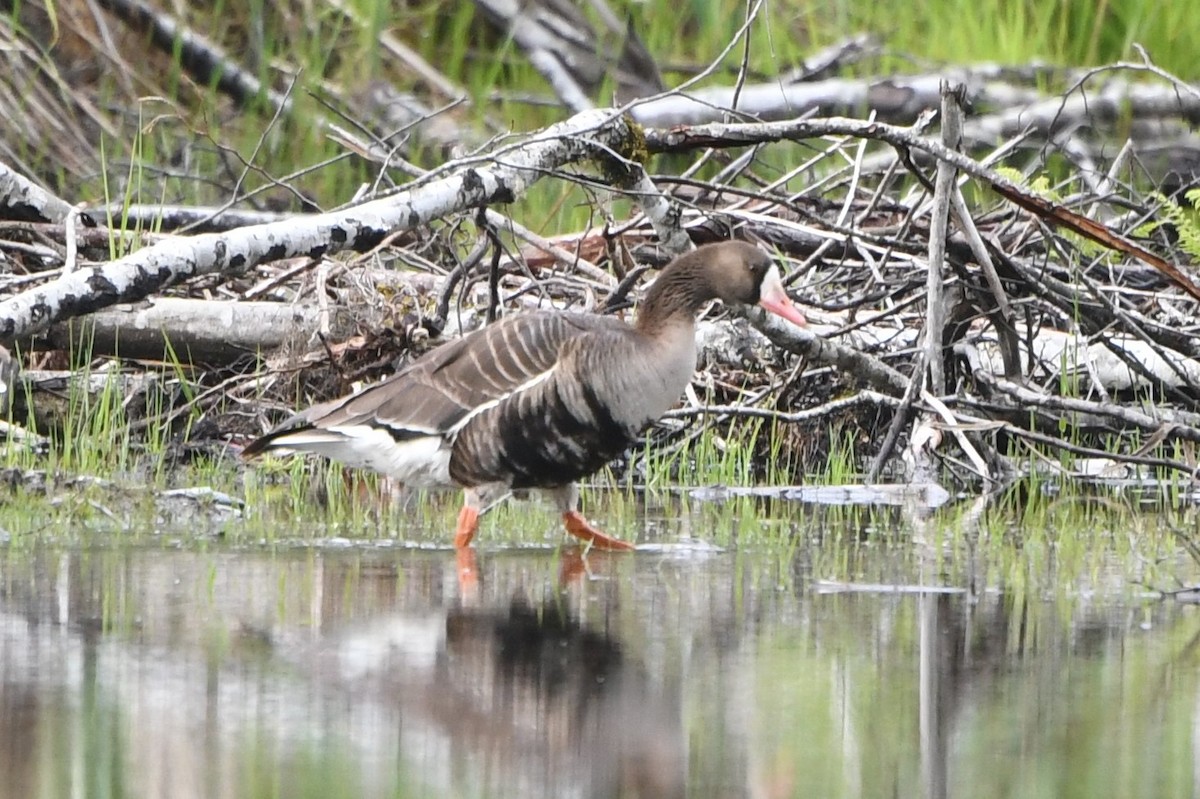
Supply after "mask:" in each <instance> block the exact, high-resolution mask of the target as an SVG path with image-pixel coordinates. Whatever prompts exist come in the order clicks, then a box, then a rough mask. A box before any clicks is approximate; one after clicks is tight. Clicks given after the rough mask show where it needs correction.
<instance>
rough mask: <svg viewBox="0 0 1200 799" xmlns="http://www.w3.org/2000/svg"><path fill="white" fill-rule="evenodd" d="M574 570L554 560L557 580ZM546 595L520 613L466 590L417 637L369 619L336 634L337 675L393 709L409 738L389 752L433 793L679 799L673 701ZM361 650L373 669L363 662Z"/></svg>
mask: <svg viewBox="0 0 1200 799" xmlns="http://www.w3.org/2000/svg"><path fill="white" fill-rule="evenodd" d="M472 566H474V564H472ZM581 567H582V561H580V560H579V559H578V556H577V555H574V554H572V553H568V555H567V556H566V558H565V559H564V562H563V569H562V579H563V580H565V581H567V582H570V581H573V580H577V579H579V572H580V569H581ZM480 576H481V580H482V581H483V582H485V583H486V581H487V577H488V574H487V571H486V570H485V571H484V572H483V573H482V574H481V575H480ZM476 588H477V587H476ZM551 593H552V596H550V597H549V598H548V599H547V600H545V601H530V599H528V598H527V596H526V595H525V594H524V593H523V592H521V591H519V590H518V591H516V592H515V593H514V595H512V596H511V598H510V599H508V600H507V601H502V602H499V603H498V606H495V605H494V606H492V607H487V606H485V605H484V603H483V602H481V601H480V599H479V597H478V595H477V593H475V591H474V590H472V591H468V594H467V596H466V597H464V600H463V601H462V602H460V603H459V604H458V605H457V606H455V607H453V608H451V609H450V610H449V611H447V612H446V613H445V614H444V616H442V615H441V614H439V616H440V619H439V618H437V617H434V618H430V619H428V620H427V622H426V623H425V624H424V625H414V624H413V620H412V619H411V618H407V617H406V618H401V617H399V616H397V617H395V618H393V619H386V618H384V619H377V620H376V621H375V622H373V623H371V624H370V625H368V628H366V629H360V630H358V631H356V632H354V633H351V634H350V635H349V638H348V639H347V641H346V646H345V647H344V648H342V652H343V653H344V654H349V656H350V660H346V661H343V663H342V667H343V669H346V667H347V666H348V665H349V664H350V662H351V660H352V661H353V662H354V664H355V665H354V666H352V667H351V668H350V669H349V672H350V673H353V674H354V676H355V677H357V678H367V679H368V681H370V682H376V681H378V682H377V683H376V687H377V689H378V690H379V691H381V693H382V696H386V697H388V698H389V699H390V701H392V702H395V703H396V705H397V707H398V709H399V721H400V725H401V727H402V730H407V731H408V732H409V733H410V735H408V736H404V735H402V740H401V749H402V751H403V754H404V756H405V757H406V758H407V759H409V760H410V761H411V762H413V763H415V764H416V765H417V769H418V771H419V772H421V779H422V781H425V782H426V784H427V785H428V786H429V788H430V789H431V790H433V791H434V792H435V795H446V796H452V795H459V794H460V792H463V791H467V792H470V791H472V790H480V789H482V792H483V795H486V796H507V795H512V796H521V797H529V796H546V797H572V796H578V797H587V798H588V799H592V798H593V797H594V798H595V799H601V798H602V797H665V798H666V799H671V797H682V796H684V795H686V775H687V768H686V766H687V763H686V761H687V756H686V744H685V740H684V732H683V726H682V716H681V709H680V702H679V699H678V696H677V695H676V696H672V697H669V696H667V695H666V693H665V691H664V689H663V688H662V687H661V686H659V685H657V684H655V683H654V682H652V681H651V680H650V678H649V675H648V674H647V672H646V670H645V669H644V668H642V666H641V665H640V664H638V663H636V662H634V659H633V658H631V657H627V656H626V654H625V652H624V651H623V649H622V646H621V643H620V642H619V641H618V640H616V638H614V637H613V636H612V635H611V634H610V633H608V632H607V631H604V630H601V629H597V628H595V627H593V626H591V625H590V624H588V623H586V622H584V621H581V620H580V618H579V617H578V615H577V614H576V613H575V612H573V611H572V610H570V609H569V608H568V607H567V605H568V604H569V601H568V599H567V597H566V596H565V595H564V594H562V593H559V592H551ZM443 619H444V626H443V625H441V624H439V622H440V621H441V620H443ZM423 637H424V640H423V641H422V638H423ZM369 639H374V643H368V642H367V641H368V640H369ZM389 639H390V643H389V642H388V641H389ZM372 651H373V652H376V653H379V654H380V657H379V658H377V659H373V660H374V662H373V663H369V662H364V660H363V659H362V656H363V654H364V653H367V652H372ZM367 660H368V661H370V660H372V658H367ZM347 673H348V672H346V671H345V670H344V671H343V674H347ZM351 684H354V685H358V686H359V688H361V683H359V681H358V679H352V680H351ZM359 688H356V689H355V691H356V692H357V691H358V690H359ZM377 696H379V694H377ZM405 739H407V740H405ZM442 791H444V792H445V793H440V792H442Z"/></svg>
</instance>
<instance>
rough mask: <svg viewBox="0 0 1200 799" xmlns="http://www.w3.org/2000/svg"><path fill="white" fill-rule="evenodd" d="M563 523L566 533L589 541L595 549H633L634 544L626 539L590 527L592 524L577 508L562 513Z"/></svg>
mask: <svg viewBox="0 0 1200 799" xmlns="http://www.w3.org/2000/svg"><path fill="white" fill-rule="evenodd" d="M563 524H565V525H566V527H567V532H568V533H570V534H571V535H573V536H575V537H576V538H579V539H582V540H584V541H587V542H589V543H590V544H591V545H592V546H593V547H595V548H596V549H607V550H614V551H620V550H630V549H635V547H634V545H633V544H631V543H629V542H628V541H622V540H621V539H619V538H613V537H612V536H611V535H606V534H605V533H602V532H600V531H599V530H597V529H596V528H595V527H592V525H590V524H588V520H587V519H585V518H583V514H582V513H580V512H579V511H577V510H569V511H566V512H565V513H563Z"/></svg>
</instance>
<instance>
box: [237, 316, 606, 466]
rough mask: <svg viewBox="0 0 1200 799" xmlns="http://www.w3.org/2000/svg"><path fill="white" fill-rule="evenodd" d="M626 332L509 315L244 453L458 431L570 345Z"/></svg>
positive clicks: (577, 320) (573, 319)
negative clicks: (371, 436)
mask: <svg viewBox="0 0 1200 799" xmlns="http://www.w3.org/2000/svg"><path fill="white" fill-rule="evenodd" d="M614 329H616V330H622V329H623V330H628V327H627V326H626V325H625V324H624V323H622V322H620V321H618V320H616V319H613V318H611V317H600V316H590V315H584V314H571V313H560V312H541V313H531V314H521V315H519V316H511V317H507V318H505V319H502V320H500V321H499V322H496V323H495V324H492V325H488V326H487V327H485V328H482V329H481V330H477V331H475V332H473V333H470V334H468V335H466V336H464V337H463V338H461V339H458V340H457V341H454V342H451V343H449V344H445V345H443V346H441V347H438V348H437V349H436V350H434V351H433V352H430V353H428V354H427V355H425V356H424V357H422V358H420V359H419V360H417V361H415V362H414V363H412V364H410V365H409V366H408V367H407V368H405V369H403V370H402V371H400V372H397V373H396V374H395V375H393V376H392V377H390V378H388V379H387V380H384V381H382V382H380V383H377V384H375V385H373V386H371V387H369V388H367V389H365V390H363V391H361V392H359V393H358V394H355V395H353V396H350V397H346V398H344V399H340V400H335V401H334V402H330V403H325V404H324V405H318V406H314V407H313V408H310V409H309V410H307V411H305V412H304V413H301V414H299V415H297V416H296V417H294V418H293V419H291V420H289V421H288V422H285V423H284V424H283V425H281V426H280V427H279V428H277V429H276V430H274V431H272V432H271V433H269V434H268V435H267V436H264V438H263V439H259V440H258V441H256V442H254V444H252V445H251V446H250V447H249V448H247V451H246V454H247V455H250V454H254V452H258V451H261V450H263V449H266V448H267V447H268V446H270V445H271V444H272V443H274V444H275V445H276V446H285V445H286V443H287V442H286V440H284V439H286V437H287V436H288V435H289V434H291V433H296V432H299V431H304V430H312V429H313V428H320V429H326V430H328V429H331V428H344V427H358V426H369V427H374V428H383V429H386V430H387V431H388V432H389V433H390V434H391V435H392V436H393V438H395V439H397V440H403V439H406V438H415V437H419V436H428V435H445V434H447V433H451V432H453V431H455V430H456V429H457V428H458V427H459V426H460V425H462V424H463V423H464V422H465V421H467V420H468V419H469V418H470V417H471V416H472V415H473V414H475V413H478V412H479V411H480V410H481V409H485V408H487V407H490V406H491V405H493V404H494V403H497V402H499V401H501V400H503V399H505V398H506V397H509V396H511V395H512V394H514V393H516V392H517V391H519V390H520V389H521V388H522V387H525V386H529V385H531V384H534V383H536V382H537V381H538V380H539V379H541V378H543V377H545V376H546V375H547V374H548V373H549V371H550V370H551V369H552V368H553V367H554V365H555V364H556V363H557V362H558V360H559V357H560V354H561V353H562V351H563V349H564V348H565V347H566V346H567V345H568V344H569V342H571V341H573V340H575V339H577V338H579V337H580V336H583V335H585V334H587V333H589V332H593V331H599V330H614Z"/></svg>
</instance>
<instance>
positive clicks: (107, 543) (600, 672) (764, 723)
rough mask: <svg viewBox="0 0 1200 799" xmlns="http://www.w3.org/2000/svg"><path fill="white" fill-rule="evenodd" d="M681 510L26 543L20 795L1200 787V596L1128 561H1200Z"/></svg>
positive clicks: (1132, 546) (953, 528)
mask: <svg viewBox="0 0 1200 799" xmlns="http://www.w3.org/2000/svg"><path fill="white" fill-rule="evenodd" d="M770 512H771V513H773V514H774V515H776V516H777V517H778V516H781V515H786V514H788V513H789V511H787V510H786V509H784V510H779V509H778V508H776V509H774V510H772V511H770ZM690 513H691V514H692V516H691V518H690V520H689V521H688V523H687V524H686V525H685V527H686V528H687V530H686V533H687V535H685V533H684V532H681V529H680V528H679V527H677V526H672V524H674V523H672V524H668V523H666V521H664V520H663V519H654V518H646V519H642V520H640V521H639V522H638V523H639V524H643V525H644V530H646V531H651V532H648V533H645V535H651V533H653V536H652V537H654V539H655V540H653V541H652V545H651V546H650V547H649V548H648V549H647V550H645V551H639V552H637V553H634V554H621V555H613V556H609V555H604V554H592V555H589V556H588V557H587V558H586V559H583V558H581V557H580V556H579V553H578V552H577V550H573V549H563V550H561V551H556V550H553V549H550V548H548V547H525V548H514V547H509V548H503V547H500V546H499V545H497V544H494V543H493V544H491V545H490V546H489V543H488V540H487V537H486V534H485V536H484V539H483V541H482V549H481V550H480V552H479V553H478V556H477V558H476V561H475V563H473V564H464V563H460V562H459V561H458V560H457V559H456V557H455V555H454V553H452V552H451V551H449V550H448V549H432V548H430V549H422V548H411V547H405V546H400V545H397V544H395V543H393V542H390V541H389V540H387V539H384V540H373V541H356V540H329V539H321V538H315V539H312V540H311V541H309V542H308V544H307V545H298V544H289V545H279V544H275V545H272V546H267V545H263V544H251V543H246V542H241V543H238V542H237V541H232V542H231V541H229V540H209V541H208V543H206V544H203V545H198V544H195V543H187V542H183V541H181V540H180V539H179V538H178V537H163V538H161V539H155V538H150V539H149V540H147V538H146V537H145V536H142V537H138V538H137V539H136V540H137V543H134V544H120V543H118V542H117V540H116V539H106V540H103V541H100V542H93V543H90V544H88V545H78V544H72V545H63V544H61V543H59V544H54V543H45V542H39V541H37V540H29V541H23V540H19V539H15V538H14V539H13V540H11V541H10V542H9V543H8V545H7V546H3V547H0V796H4V797H21V798H22V799H25V798H26V797H88V798H89V799H91V798H93V797H94V798H97V799H101V798H105V797H173V798H174V799H188V798H189V797H377V796H383V797H510V796H511V797H589V798H590V797H597V798H598V797H634V796H639V797H683V796H695V797H754V798H755V799H757V798H759V797H762V798H763V799H769V798H772V797H944V796H945V797H954V796H971V797H1071V796H1079V797H1088V799H1097V798H1098V797H1110V796H1111V797H1150V796H1154V797H1173V796H1180V797H1183V796H1189V797H1190V796H1196V795H1200V756H1198V753H1200V615H1198V612H1197V608H1195V607H1194V606H1191V605H1188V604H1185V603H1183V602H1180V601H1178V600H1176V599H1168V600H1162V599H1161V598H1155V597H1154V596H1153V595H1152V592H1150V591H1148V590H1146V587H1145V586H1143V585H1139V584H1138V582H1137V580H1139V579H1143V578H1145V576H1146V572H1144V571H1139V572H1138V574H1139V575H1140V576H1139V577H1137V578H1134V577H1132V576H1131V575H1130V568H1129V564H1131V563H1133V564H1139V563H1140V564H1142V565H1147V564H1149V565H1150V566H1152V573H1153V575H1154V577H1153V579H1154V580H1158V579H1167V577H1164V576H1163V575H1169V576H1170V577H1173V578H1178V579H1181V580H1187V579H1190V578H1191V577H1196V576H1198V575H1197V574H1196V572H1195V569H1194V567H1193V566H1192V565H1191V561H1190V560H1188V559H1187V558H1186V557H1183V556H1182V555H1181V554H1180V553H1178V552H1174V551H1172V550H1171V548H1170V547H1169V546H1165V547H1164V546H1161V545H1157V544H1156V545H1155V546H1154V547H1152V548H1141V547H1139V545H1138V543H1137V542H1136V541H1135V542H1134V543H1131V542H1130V536H1129V535H1127V534H1126V533H1127V531H1124V530H1121V529H1115V528H1117V527H1119V526H1120V525H1124V524H1128V523H1129V517H1128V516H1121V517H1119V519H1118V521H1117V522H1114V525H1113V527H1114V529H1112V530H1107V531H1098V530H1092V531H1090V533H1091V534H1092V535H1091V537H1089V538H1088V539H1087V542H1088V545H1087V546H1079V545H1078V544H1077V543H1075V544H1070V545H1066V544H1063V543H1062V542H1061V541H1059V540H1058V539H1057V538H1056V536H1055V533H1054V531H1052V530H1049V531H1045V532H1043V533H1039V534H1037V535H1029V536H1026V537H1023V538H1021V539H1020V541H1019V543H1018V544H1017V545H1015V546H1014V544H1013V540H1014V535H1015V534H1014V530H1013V528H1012V527H1011V526H1009V527H1007V528H1006V527H1005V526H1004V525H1001V526H999V527H991V528H988V529H983V530H975V531H970V530H968V531H966V532H965V533H964V532H963V530H962V529H961V528H962V526H963V523H962V522H954V521H952V522H949V523H947V524H946V525H945V529H947V530H949V532H940V533H934V532H931V531H932V530H933V528H932V527H931V526H930V522H929V520H926V521H924V522H923V523H921V524H912V523H910V522H908V521H906V520H905V519H904V518H903V517H902V516H901V515H899V514H883V515H881V516H872V517H871V518H870V519H868V520H867V521H863V519H861V518H859V519H855V520H849V519H848V517H846V518H842V517H838V518H834V517H833V516H829V515H825V514H820V513H816V514H806V515H804V516H803V517H802V518H803V521H794V522H793V523H792V525H791V528H790V534H791V535H793V536H794V540H793V542H792V543H791V544H790V545H787V546H781V545H779V544H778V543H776V544H775V545H772V546H761V547H755V546H726V547H722V548H718V547H714V546H711V545H707V544H703V543H700V541H702V540H704V539H703V538H699V537H690V536H696V535H697V534H698V532H703V531H704V529H705V526H706V525H707V526H708V527H709V528H710V531H711V528H712V527H713V526H714V525H719V524H722V523H725V522H724V521H723V520H725V519H726V518H727V517H726V516H724V515H721V514H716V515H714V514H713V513H712V512H711V511H709V510H705V509H703V508H701V509H699V510H692V511H690ZM706 514H707V515H706ZM676 521H677V520H676ZM543 522H545V526H547V527H549V526H550V522H546V520H544V519H542V520H540V521H539V522H538V523H539V524H541V523H543ZM1100 526H1103V525H1102V524H1101V525H1100ZM1153 526H1154V525H1153V524H1151V525H1150V527H1153ZM654 531H657V532H654ZM713 537H719V536H715V535H714V536H713ZM1113 564H1121V568H1119V569H1118V568H1114V567H1113ZM1164 564H1166V565H1165V566H1164ZM464 565H466V566H471V567H473V573H474V575H475V576H474V578H473V579H464V578H463V577H461V576H460V569H461V567H462V566H464ZM1067 572H1069V573H1067Z"/></svg>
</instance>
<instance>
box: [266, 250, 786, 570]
mask: <svg viewBox="0 0 1200 799" xmlns="http://www.w3.org/2000/svg"><path fill="white" fill-rule="evenodd" d="M713 299H719V300H721V301H723V302H725V303H731V304H755V303H757V304H758V305H761V306H762V307H763V308H765V309H767V310H768V311H771V312H772V313H775V314H778V315H779V316H781V317H783V318H784V319H788V320H790V321H792V322H794V323H795V324H797V325H803V324H805V320H804V317H803V315H801V313H800V312H799V311H798V310H797V309H796V307H795V306H794V305H793V304H792V301H791V300H790V299H789V298H788V296H787V293H786V292H785V291H784V287H783V283H782V282H781V280H780V277H779V270H778V268H777V267H776V266H775V263H774V261H773V260H772V258H771V257H770V256H769V255H767V253H765V252H763V251H762V250H760V249H758V248H757V247H755V246H754V245H752V244H747V243H745V242H738V241H727V242H721V243H718V244H709V245H705V246H703V247H700V248H698V249H696V250H694V251H692V252H690V253H688V254H686V255H682V256H680V257H679V258H676V259H675V260H674V261H672V262H671V263H669V264H668V265H667V266H666V267H665V268H663V270H662V272H661V273H660V274H659V276H658V278H657V279H656V280H655V281H654V283H653V285H651V287H650V288H649V289H648V290H647V291H646V295H645V298H644V299H643V301H642V303H641V308H640V310H639V312H638V316H637V322H636V324H634V325H632V326H630V325H628V324H626V323H624V322H623V321H621V320H619V319H615V318H612V317H605V316H594V315H590V314H578V313H569V312H563V311H540V312H536V313H527V314H519V315H515V316H509V317H505V318H503V319H501V320H500V321H498V322H495V323H494V324H491V325H488V326H487V327H484V328H482V329H480V330H476V331H475V332H473V333H470V334H468V335H466V336H463V337H462V338H460V339H458V340H456V341H453V342H451V343H449V344H445V345H443V346H441V347H439V348H437V349H435V350H433V351H432V352H429V353H427V354H426V355H424V356H422V357H421V358H419V359H417V360H416V361H414V362H413V363H412V364H410V365H408V366H407V367H405V368H404V369H402V370H401V371H399V372H397V373H396V374H395V375H393V376H392V377H390V378H388V379H386V380H384V381H382V382H380V383H377V384H375V385H373V386H370V387H369V388H366V389H364V390H363V391H361V392H359V393H357V394H353V395H351V396H349V397H344V398H342V399H339V400H335V401H333V402H329V403H325V404H323V405H317V406H314V407H313V408H310V409H309V410H307V411H304V412H303V413H301V414H299V415H297V416H295V417H294V418H292V419H291V420H289V421H287V422H285V423H284V424H283V425H281V426H280V427H278V428H276V429H275V430H273V431H271V432H270V433H268V434H266V435H265V436H263V437H262V438H259V439H258V440H256V441H254V442H253V443H251V444H250V445H249V446H247V447H246V449H245V450H244V452H243V454H244V455H245V456H247V457H250V456H253V455H256V454H258V453H261V452H265V451H268V450H287V451H302V452H315V453H317V454H319V455H324V456H326V457H328V458H333V459H335V460H339V461H342V462H343V463H346V464H348V465H350V466H355V467H364V468H369V469H374V470H376V471H378V472H382V473H384V474H387V475H390V476H391V477H393V478H395V479H396V480H398V481H399V482H401V483H404V484H406V485H409V486H412V487H418V488H452V487H459V488H463V489H465V498H464V503H463V508H462V510H461V512H460V513H459V516H458V528H457V531H456V534H455V538H454V545H455V546H456V547H459V548H463V547H466V546H468V545H469V544H470V543H471V539H472V538H473V537H474V535H475V531H476V530H477V529H478V527H479V517H480V515H481V514H483V513H484V512H486V511H487V510H488V508H490V507H491V506H492V505H494V504H496V503H497V502H499V501H500V500H502V499H503V498H504V497H506V496H507V495H508V494H509V493H510V492H511V491H513V490H514V489H530V488H536V489H542V490H543V491H547V492H549V494H550V495H551V496H552V497H553V498H554V500H555V502H556V503H557V505H558V508H559V510H561V512H562V515H563V521H564V523H565V526H566V529H567V532H568V533H570V534H571V535H573V536H576V537H578V538H581V539H583V540H585V541H589V542H591V543H592V544H593V545H594V546H596V547H598V548H604V549H632V548H633V546H632V545H631V544H629V543H626V542H624V541H621V540H620V539H617V538H612V537H610V536H608V535H605V534H604V533H602V532H600V531H599V530H597V529H595V528H594V527H592V526H591V525H590V524H589V523H588V521H587V520H586V519H585V518H584V517H583V515H582V514H581V513H580V512H579V493H578V490H577V489H576V486H575V481H577V480H579V479H580V478H582V477H586V476H588V475H590V474H592V473H593V472H596V471H597V470H599V469H600V468H601V467H603V466H604V465H605V464H606V463H608V462H609V461H610V460H612V459H613V458H615V457H616V456H617V455H619V454H621V452H622V451H624V450H625V448H626V447H628V446H629V445H630V443H632V442H633V440H634V439H635V437H636V436H637V435H638V434H639V433H640V432H641V430H642V429H643V428H644V427H645V426H646V425H648V424H649V423H650V422H653V421H654V420H655V419H657V418H658V417H659V416H660V415H661V414H662V413H664V412H665V411H666V410H667V409H668V408H670V407H671V406H672V405H674V404H675V402H676V401H678V399H679V397H680V395H681V394H682V393H683V390H684V389H685V388H686V387H687V384H688V381H689V380H691V378H692V373H693V371H694V370H695V366H696V345H695V325H696V314H697V313H698V312H699V311H700V310H701V308H702V307H703V306H704V305H705V304H706V303H708V302H709V301H710V300H713Z"/></svg>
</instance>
